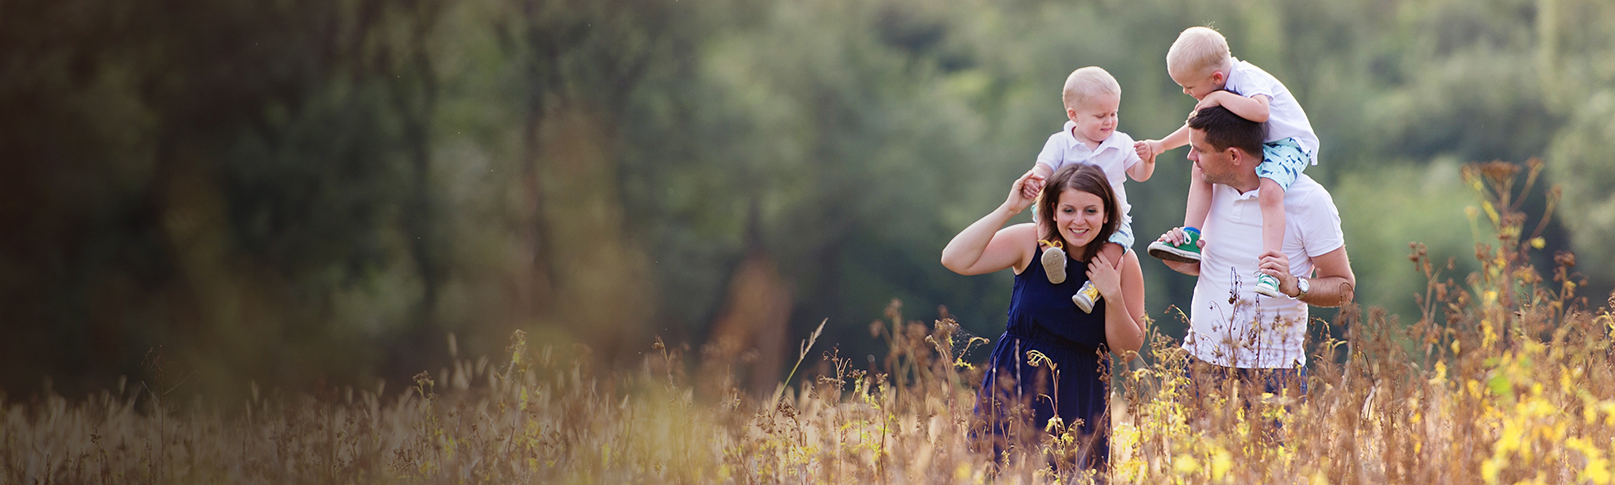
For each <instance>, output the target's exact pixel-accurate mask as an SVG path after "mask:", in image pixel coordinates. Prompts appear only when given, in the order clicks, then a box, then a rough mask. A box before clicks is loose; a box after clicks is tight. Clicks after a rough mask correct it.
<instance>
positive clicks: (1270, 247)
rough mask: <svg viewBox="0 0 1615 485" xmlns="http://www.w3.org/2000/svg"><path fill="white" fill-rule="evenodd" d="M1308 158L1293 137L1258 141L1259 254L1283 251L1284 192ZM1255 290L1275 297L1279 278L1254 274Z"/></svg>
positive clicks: (1299, 173) (1277, 293) (1259, 273)
mask: <svg viewBox="0 0 1615 485" xmlns="http://www.w3.org/2000/svg"><path fill="white" fill-rule="evenodd" d="M1309 161H1311V157H1309V156H1308V155H1306V153H1304V152H1302V151H1301V147H1300V145H1299V144H1297V143H1296V142H1295V139H1294V138H1285V139H1283V140H1279V141H1275V142H1268V143H1264V144H1262V163H1260V164H1258V165H1257V166H1256V175H1257V176H1258V177H1261V184H1262V185H1261V192H1260V193H1258V194H1257V197H1256V199H1257V203H1259V204H1261V207H1262V254H1263V255H1264V256H1265V255H1266V254H1267V253H1268V252H1283V251H1284V231H1285V227H1286V226H1285V220H1284V219H1285V215H1284V193H1285V192H1286V191H1288V190H1290V184H1291V183H1294V182H1295V179H1296V178H1297V177H1300V176H1301V171H1302V170H1305V169H1306V166H1307V163H1308V162H1309ZM1255 290H1256V293H1257V294H1261V295H1267V296H1270V297H1274V298H1278V297H1281V296H1285V295H1284V294H1283V293H1282V292H1280V291H1279V280H1278V278H1275V277H1273V276H1272V275H1269V274H1266V273H1262V272H1257V273H1256V287H1255Z"/></svg>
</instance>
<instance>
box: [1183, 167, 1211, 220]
mask: <svg viewBox="0 0 1615 485" xmlns="http://www.w3.org/2000/svg"><path fill="white" fill-rule="evenodd" d="M1190 167H1191V168H1190V169H1189V201H1188V206H1187V207H1185V208H1184V211H1183V227H1193V228H1196V229H1199V228H1200V227H1201V226H1203V225H1205V223H1206V213H1208V212H1210V211H1211V183H1210V182H1207V181H1206V175H1205V174H1203V173H1200V167H1198V166H1193V165H1191V166H1190Z"/></svg>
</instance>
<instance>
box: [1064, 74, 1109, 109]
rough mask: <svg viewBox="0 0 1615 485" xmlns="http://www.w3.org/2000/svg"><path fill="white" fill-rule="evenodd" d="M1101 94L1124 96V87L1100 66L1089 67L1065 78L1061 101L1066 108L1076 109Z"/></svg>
mask: <svg viewBox="0 0 1615 485" xmlns="http://www.w3.org/2000/svg"><path fill="white" fill-rule="evenodd" d="M1100 94H1115V95H1118V96H1120V95H1121V94H1122V85H1121V84H1120V83H1117V82H1116V78H1114V77H1111V75H1110V73H1109V72H1106V71H1105V70H1104V69H1101V68H1099V67H1098V66H1088V67H1084V68H1082V69H1077V70H1075V71H1071V75H1070V76H1066V78H1065V89H1064V90H1062V91H1061V93H1060V101H1062V102H1064V103H1065V107H1066V108H1076V107H1078V106H1082V105H1083V103H1087V102H1088V98H1092V97H1094V96H1096V95H1100Z"/></svg>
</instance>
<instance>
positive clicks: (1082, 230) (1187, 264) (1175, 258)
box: [942, 27, 1355, 476]
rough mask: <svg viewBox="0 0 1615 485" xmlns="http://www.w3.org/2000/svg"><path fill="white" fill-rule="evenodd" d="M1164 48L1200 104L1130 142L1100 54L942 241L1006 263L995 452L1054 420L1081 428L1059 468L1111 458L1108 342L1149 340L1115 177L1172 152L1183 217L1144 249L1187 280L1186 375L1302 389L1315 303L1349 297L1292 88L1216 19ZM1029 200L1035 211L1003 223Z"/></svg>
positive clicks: (961, 267)
mask: <svg viewBox="0 0 1615 485" xmlns="http://www.w3.org/2000/svg"><path fill="white" fill-rule="evenodd" d="M1166 61H1167V73H1168V74H1169V75H1170V76H1171V78H1172V80H1173V81H1174V82H1176V83H1177V84H1178V85H1180V86H1182V87H1183V92H1184V93H1185V94H1188V95H1190V96H1192V97H1194V98H1195V99H1196V100H1197V101H1198V102H1197V103H1196V105H1195V108H1194V111H1193V112H1192V114H1191V115H1190V117H1189V119H1188V121H1187V123H1185V124H1184V126H1183V127H1182V128H1179V129H1178V130H1176V131H1174V132H1172V133H1171V134H1169V135H1167V136H1166V137H1164V138H1162V139H1160V140H1144V141H1138V142H1134V141H1133V140H1132V138H1130V137H1128V136H1127V135H1126V134H1125V133H1121V132H1118V131H1116V125H1117V109H1118V107H1119V105H1120V102H1121V87H1120V85H1119V84H1118V83H1117V82H1116V80H1115V78H1113V77H1111V76H1110V74H1109V73H1107V72H1105V71H1104V70H1103V69H1100V68H1098V67H1084V68H1082V69H1078V70H1076V71H1075V72H1072V73H1071V75H1070V77H1068V78H1067V79H1066V83H1065V88H1064V90H1063V93H1062V101H1063V104H1064V106H1065V112H1066V116H1067V117H1068V118H1069V119H1070V121H1068V122H1066V123H1065V126H1064V128H1063V129H1062V130H1061V131H1060V132H1058V133H1055V134H1053V135H1051V136H1050V137H1049V140H1048V142H1047V143H1046V144H1045V145H1044V147H1043V150H1042V152H1041V153H1039V154H1038V156H1037V162H1036V164H1035V165H1034V166H1033V168H1032V169H1031V170H1030V171H1028V172H1027V173H1026V174H1025V175H1022V176H1021V177H1020V178H1019V179H1017V180H1015V183H1014V185H1013V186H1012V187H1011V188H1010V191H1009V194H1008V197H1007V198H1006V200H1005V201H1004V203H1003V204H1002V205H1000V206H999V207H998V208H997V209H995V210H993V211H992V212H991V213H989V214H987V215H986V216H984V217H982V218H981V219H980V220H978V221H976V222H975V223H973V224H971V225H970V226H969V227H967V228H965V229H964V230H963V231H961V232H960V233H959V234H958V235H957V236H954V238H953V240H952V241H950V242H949V243H948V245H947V247H946V248H944V249H943V251H942V264H943V265H944V266H946V267H947V268H948V269H950V270H953V271H954V272H957V273H959V274H964V275H977V274H985V273H992V272H997V271H1002V270H1004V269H1011V270H1014V272H1015V286H1014V289H1013V293H1012V294H1011V299H1010V306H1009V322H1008V325H1007V328H1006V329H1005V332H1004V334H1003V336H1002V337H1000V338H999V340H998V343H997V345H996V347H995V348H994V349H993V353H992V355H991V357H990V358H989V361H988V367H987V371H986V376H985V377H984V379H983V381H982V384H981V390H980V392H979V394H978V401H977V407H976V412H977V414H978V415H980V416H981V417H982V418H984V422H985V423H986V428H985V430H984V432H983V433H981V435H982V437H983V438H984V439H988V440H992V442H993V444H994V448H995V449H1000V450H1001V449H1003V446H1004V445H1005V444H1007V443H1008V440H1009V439H1011V438H1016V437H1017V435H1020V436H1018V438H1020V439H1025V438H1027V437H1028V436H1026V435H1028V434H1034V435H1035V434H1036V433H1042V432H1047V431H1046V430H1051V429H1056V428H1053V427H1050V426H1049V424H1050V423H1051V422H1053V423H1058V424H1060V425H1063V426H1069V427H1070V430H1071V431H1074V432H1076V434H1077V435H1078V436H1083V437H1085V440H1084V442H1083V443H1081V449H1080V452H1079V453H1078V459H1077V462H1076V463H1072V464H1062V466H1066V465H1070V466H1075V467H1078V469H1088V470H1098V471H1099V472H1100V473H1101V476H1103V473H1104V471H1105V470H1106V469H1107V466H1108V461H1109V445H1108V441H1109V439H1108V437H1109V431H1108V430H1109V425H1110V422H1109V414H1108V412H1107V409H1108V399H1109V396H1110V385H1109V379H1108V375H1109V367H1108V366H1109V365H1110V355H1111V354H1115V355H1117V356H1128V355H1132V354H1129V353H1130V352H1137V351H1138V350H1139V349H1140V348H1141V347H1142V346H1143V344H1144V338H1145V317H1144V281H1143V272H1142V271H1141V268H1140V262H1139V258H1138V255H1137V253H1136V252H1134V251H1133V250H1132V249H1131V248H1132V246H1133V242H1134V240H1133V231H1132V227H1131V226H1132V224H1131V223H1132V219H1131V217H1130V216H1129V215H1128V214H1129V212H1130V209H1131V206H1130V205H1129V204H1128V202H1127V192H1126V190H1125V189H1124V187H1123V182H1124V181H1125V179H1126V178H1128V177H1131V178H1132V179H1133V180H1135V181H1139V182H1143V181H1145V180H1148V179H1149V178H1150V176H1151V175H1152V174H1153V173H1154V171H1155V158H1156V156H1157V155H1159V154H1161V153H1162V152H1163V151H1165V150H1170V149H1174V148H1177V147H1180V146H1183V145H1185V144H1187V145H1188V146H1189V153H1188V158H1189V160H1190V161H1192V162H1193V168H1192V170H1191V173H1192V182H1191V185H1190V189H1189V198H1188V204H1187V210H1186V213H1185V215H1184V224H1183V226H1182V227H1177V228H1173V229H1172V230H1170V231H1167V232H1166V233H1165V234H1163V235H1161V236H1160V238H1158V239H1157V240H1155V241H1154V242H1152V243H1151V244H1150V245H1149V246H1148V251H1147V252H1148V253H1149V254H1150V255H1152V256H1155V257H1157V258H1160V259H1161V260H1163V261H1164V262H1165V263H1166V265H1167V266H1168V267H1170V268H1171V269H1173V270H1176V271H1178V272H1180V273H1184V274H1187V275H1191V276H1195V277H1196V283H1195V289H1194V298H1193V304H1192V306H1191V307H1190V312H1189V315H1190V322H1189V331H1188V334H1187V335H1185V336H1184V338H1183V348H1184V349H1185V350H1186V351H1187V353H1188V355H1189V357H1190V360H1191V362H1192V363H1193V364H1194V365H1191V366H1190V367H1189V369H1190V371H1189V372H1190V374H1191V375H1190V378H1191V379H1192V380H1194V381H1195V382H1212V381H1216V380H1221V379H1236V380H1239V381H1241V382H1248V383H1251V384H1253V385H1256V386H1261V387H1264V388H1265V389H1266V391H1267V392H1274V393H1282V392H1299V393H1301V394H1302V395H1304V393H1305V392H1306V387H1305V382H1306V355H1305V352H1304V347H1305V336H1306V324H1307V319H1308V317H1307V308H1308V305H1317V306H1338V305H1341V304H1343V303H1346V302H1348V301H1350V299H1351V295H1352V289H1353V285H1354V284H1355V278H1354V277H1353V275H1352V271H1351V265H1350V263H1349V261H1348V259H1347V256H1346V248H1345V237H1344V235H1343V234H1342V232H1341V229H1340V214H1339V211H1338V210H1337V209H1336V207H1335V205H1334V201H1333V199H1331V198H1330V196H1329V193H1328V191H1326V190H1324V188H1323V187H1322V186H1320V185H1318V183H1317V182H1314V181H1313V180H1312V179H1311V178H1310V177H1308V176H1306V175H1304V174H1302V173H1301V172H1302V171H1303V170H1304V169H1305V168H1306V167H1307V166H1308V165H1310V164H1313V163H1315V162H1316V159H1317V151H1318V137H1317V135H1315V134H1314V133H1313V131H1312V127H1311V123H1310V122H1309V121H1307V117H1306V113H1305V112H1304V111H1302V109H1301V106H1300V105H1299V104H1298V103H1297V102H1296V100H1295V97H1294V96H1292V95H1291V94H1290V92H1289V90H1288V89H1286V88H1285V87H1284V85H1283V83H1280V82H1279V81H1278V80H1277V79H1275V78H1274V77H1273V76H1272V75H1270V74H1268V73H1267V72H1265V71H1262V70H1261V69H1260V68H1257V67H1256V66H1254V65H1252V64H1251V63H1249V62H1245V61H1240V60H1239V59H1236V58H1234V57H1233V56H1232V55H1230V53H1229V50H1228V43H1227V41H1226V40H1225V39H1224V38H1223V36H1222V35H1221V34H1219V33H1217V32H1216V31H1215V30H1212V29H1209V28H1205V27H1193V28H1190V29H1188V30H1185V31H1184V32H1183V33H1182V34H1180V35H1179V36H1178V39H1177V41H1175V42H1174V43H1173V44H1172V47H1171V49H1170V50H1168V52H1167V56H1166ZM1029 207H1030V208H1032V222H1030V223H1023V224H1016V225H1012V226H1008V227H1004V226H1005V224H1008V223H1009V221H1010V219H1011V218H1012V217H1014V216H1016V215H1018V214H1019V213H1021V212H1022V211H1024V210H1026V209H1027V208H1029ZM1051 364H1052V365H1051ZM1056 418H1057V420H1056ZM1022 430H1024V431H1022Z"/></svg>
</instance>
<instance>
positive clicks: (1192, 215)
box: [1149, 165, 1211, 263]
mask: <svg viewBox="0 0 1615 485" xmlns="http://www.w3.org/2000/svg"><path fill="white" fill-rule="evenodd" d="M1189 178H1190V181H1189V200H1188V205H1187V207H1186V208H1185V210H1184V211H1183V230H1184V233H1185V234H1187V239H1184V240H1183V241H1182V242H1178V243H1173V242H1168V241H1165V240H1156V241H1155V242H1152V243H1150V245H1149V254H1150V256H1154V257H1157V258H1161V259H1164V260H1167V261H1176V262H1181V263H1198V262H1200V226H1201V225H1203V224H1205V223H1206V213H1207V212H1209V211H1210V210H1211V184H1210V183H1207V182H1206V175H1205V174H1203V173H1200V167H1197V166H1192V165H1191V166H1190V168H1189Z"/></svg>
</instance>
